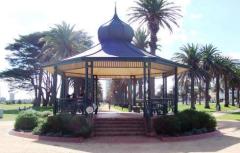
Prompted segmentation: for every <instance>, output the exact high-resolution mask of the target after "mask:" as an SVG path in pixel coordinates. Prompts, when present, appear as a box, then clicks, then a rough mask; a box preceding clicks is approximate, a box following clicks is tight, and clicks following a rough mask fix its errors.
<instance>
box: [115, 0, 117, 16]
mask: <svg viewBox="0 0 240 153" xmlns="http://www.w3.org/2000/svg"><path fill="white" fill-rule="evenodd" d="M114 14H115V15H117V2H116V1H115V9H114Z"/></svg>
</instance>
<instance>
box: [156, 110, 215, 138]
mask: <svg viewBox="0 0 240 153" xmlns="http://www.w3.org/2000/svg"><path fill="white" fill-rule="evenodd" d="M216 125H217V122H216V119H215V118H214V117H213V116H211V115H210V114H208V113H206V112H198V111H195V110H191V109H190V110H184V111H182V112H180V113H178V114H177V115H174V116H173V115H171V116H162V117H159V118H157V119H155V120H154V128H155V131H156V133H157V134H162V135H170V136H177V135H191V134H200V133H204V132H210V131H214V130H215V129H216Z"/></svg>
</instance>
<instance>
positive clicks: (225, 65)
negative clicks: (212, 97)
mask: <svg viewBox="0 0 240 153" xmlns="http://www.w3.org/2000/svg"><path fill="white" fill-rule="evenodd" d="M233 67H234V64H233V62H232V60H231V59H230V58H228V57H223V58H222V62H221V72H222V74H223V76H224V78H223V79H224V88H225V104H224V106H225V107H228V106H229V80H230V78H231V77H232V75H233V74H234V73H233V70H232V69H233Z"/></svg>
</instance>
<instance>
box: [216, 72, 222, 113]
mask: <svg viewBox="0 0 240 153" xmlns="http://www.w3.org/2000/svg"><path fill="white" fill-rule="evenodd" d="M219 91H220V81H219V75H217V76H216V110H217V111H221V105H220V99H219Z"/></svg>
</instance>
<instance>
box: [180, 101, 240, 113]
mask: <svg viewBox="0 0 240 153" xmlns="http://www.w3.org/2000/svg"><path fill="white" fill-rule="evenodd" d="M189 108H190V104H189V105H185V104H182V103H179V104H178V110H179V111H183V110H185V109H189ZM237 109H239V108H238V107H236V106H231V105H229V107H225V106H224V104H223V103H222V104H221V112H229V111H233V110H237ZM196 110H197V111H203V112H209V113H213V112H216V104H215V103H210V109H206V108H204V103H202V104H201V105H200V104H196Z"/></svg>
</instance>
